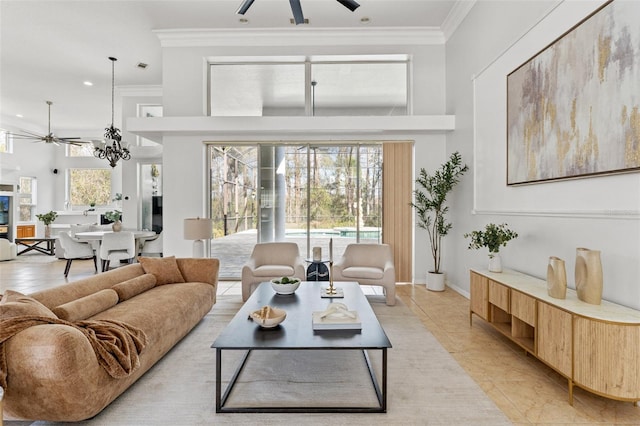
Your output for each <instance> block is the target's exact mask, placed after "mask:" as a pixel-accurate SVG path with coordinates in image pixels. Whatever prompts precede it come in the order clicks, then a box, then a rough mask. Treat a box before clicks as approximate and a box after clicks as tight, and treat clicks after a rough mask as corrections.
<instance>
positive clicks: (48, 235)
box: [44, 225, 51, 238]
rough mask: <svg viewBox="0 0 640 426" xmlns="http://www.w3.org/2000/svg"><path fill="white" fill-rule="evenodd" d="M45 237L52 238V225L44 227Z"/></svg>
mask: <svg viewBox="0 0 640 426" xmlns="http://www.w3.org/2000/svg"><path fill="white" fill-rule="evenodd" d="M44 237H45V238H51V225H45V226H44Z"/></svg>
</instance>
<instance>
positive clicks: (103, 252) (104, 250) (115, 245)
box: [100, 231, 137, 271]
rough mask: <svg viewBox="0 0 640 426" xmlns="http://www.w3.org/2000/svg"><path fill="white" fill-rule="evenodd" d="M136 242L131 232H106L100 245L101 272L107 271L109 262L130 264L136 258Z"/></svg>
mask: <svg viewBox="0 0 640 426" xmlns="http://www.w3.org/2000/svg"><path fill="white" fill-rule="evenodd" d="M136 254H137V252H136V241H135V239H134V237H133V232H128V231H122V232H107V233H105V234H104V235H103V236H102V242H101V243H100V261H101V262H102V263H101V264H102V271H108V270H109V265H110V263H111V261H120V260H126V261H127V263H131V262H132V261H133V259H134V258H135V257H136Z"/></svg>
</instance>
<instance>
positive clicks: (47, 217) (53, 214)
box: [36, 210, 58, 238]
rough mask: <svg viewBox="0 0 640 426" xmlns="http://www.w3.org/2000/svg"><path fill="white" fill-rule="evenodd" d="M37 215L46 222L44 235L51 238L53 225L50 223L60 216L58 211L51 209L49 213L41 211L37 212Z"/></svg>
mask: <svg viewBox="0 0 640 426" xmlns="http://www.w3.org/2000/svg"><path fill="white" fill-rule="evenodd" d="M36 217H37V218H38V220H41V221H42V223H44V237H45V238H51V227H50V225H51V224H52V223H53V222H54V221H55V220H56V218H57V217H58V213H56V212H54V211H53V210H51V211H50V212H49V213H41V214H37V215H36Z"/></svg>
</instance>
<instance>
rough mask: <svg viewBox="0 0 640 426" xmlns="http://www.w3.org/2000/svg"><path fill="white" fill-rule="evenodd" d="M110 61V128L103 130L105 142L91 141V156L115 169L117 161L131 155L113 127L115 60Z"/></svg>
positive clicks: (111, 58)
mask: <svg viewBox="0 0 640 426" xmlns="http://www.w3.org/2000/svg"><path fill="white" fill-rule="evenodd" d="M109 60H110V61H111V126H109V127H107V128H105V129H104V130H105V134H104V137H105V139H106V140H102V141H99V140H94V141H93V147H94V149H93V155H94V156H95V157H97V158H100V159H101V160H104V159H105V158H106V159H107V161H109V165H110V166H111V167H115V166H116V163H117V162H118V160H120V159H123V160H130V159H131V154H130V153H129V144H128V143H127V142H122V136H121V135H120V129H117V128H115V127H114V126H113V116H114V107H113V100H114V91H115V77H114V76H115V63H116V61H117V59H116V58H114V57H112V56H109Z"/></svg>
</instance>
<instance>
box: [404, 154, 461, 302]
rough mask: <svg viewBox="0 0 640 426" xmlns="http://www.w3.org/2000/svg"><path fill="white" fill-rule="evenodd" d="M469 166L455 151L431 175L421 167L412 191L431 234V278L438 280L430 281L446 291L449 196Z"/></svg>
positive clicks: (429, 285)
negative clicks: (444, 256)
mask: <svg viewBox="0 0 640 426" xmlns="http://www.w3.org/2000/svg"><path fill="white" fill-rule="evenodd" d="M468 169H469V167H468V166H467V165H466V164H462V156H461V155H460V153H459V152H457V151H456V152H454V153H453V154H451V156H450V157H449V160H448V161H447V162H446V163H444V164H442V165H441V166H440V168H439V169H437V170H436V171H435V172H433V174H429V173H428V172H427V171H426V170H425V169H424V168H422V169H420V176H419V177H418V178H417V179H416V185H417V188H416V189H415V190H414V191H413V194H414V202H413V203H411V206H412V207H413V208H414V209H415V210H416V213H417V215H418V226H419V227H420V228H422V229H426V230H427V233H428V234H429V243H430V245H431V255H432V256H433V271H429V272H430V274H432V277H431V278H432V279H435V280H436V283H429V282H427V288H429V289H430V290H444V275H443V274H442V272H441V271H440V258H441V254H442V237H444V236H446V235H447V234H448V233H449V231H450V230H451V228H452V226H453V224H452V223H451V222H448V221H447V219H446V214H447V212H448V211H449V207H448V206H447V205H446V202H447V196H448V195H449V193H450V192H451V191H452V190H453V188H454V187H455V186H456V185H457V184H458V182H459V181H460V178H461V177H462V175H464V173H465V172H466V171H467V170H468ZM433 275H436V276H435V277H434V276H433Z"/></svg>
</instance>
